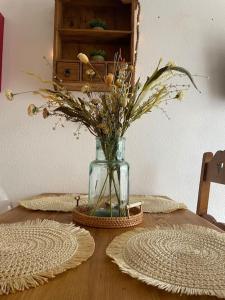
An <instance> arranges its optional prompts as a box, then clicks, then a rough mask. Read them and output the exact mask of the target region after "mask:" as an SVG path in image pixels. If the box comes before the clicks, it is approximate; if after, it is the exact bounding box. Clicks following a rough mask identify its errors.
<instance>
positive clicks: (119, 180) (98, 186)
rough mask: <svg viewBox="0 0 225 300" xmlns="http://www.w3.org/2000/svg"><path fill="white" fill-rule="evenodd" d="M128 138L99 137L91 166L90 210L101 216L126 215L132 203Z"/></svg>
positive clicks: (91, 212) (91, 213) (93, 213)
mask: <svg viewBox="0 0 225 300" xmlns="http://www.w3.org/2000/svg"><path fill="white" fill-rule="evenodd" d="M124 154H125V139H124V138H117V139H113V140H107V139H106V140H103V139H101V138H96V159H95V160H94V161H92V162H91V164H90V167H89V202H88V206H89V212H90V215H93V216H100V217H118V216H121V217H122V216H126V215H127V209H126V206H127V204H128V203H129V164H128V163H127V162H126V161H125V160H124Z"/></svg>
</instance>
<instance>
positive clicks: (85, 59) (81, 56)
mask: <svg viewBox="0 0 225 300" xmlns="http://www.w3.org/2000/svg"><path fill="white" fill-rule="evenodd" d="M77 58H78V59H79V60H80V61H81V62H82V63H83V64H88V63H89V58H88V57H87V55H86V54H84V53H79V54H78V55H77Z"/></svg>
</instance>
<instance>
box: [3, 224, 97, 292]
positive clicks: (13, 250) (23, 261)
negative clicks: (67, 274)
mask: <svg viewBox="0 0 225 300" xmlns="http://www.w3.org/2000/svg"><path fill="white" fill-rule="evenodd" d="M94 248H95V243H94V239H93V238H92V237H91V235H90V233H89V232H88V231H86V230H84V229H81V228H79V227H75V226H74V225H73V224H62V223H58V222H55V221H50V220H35V221H26V222H24V223H14V224H1V225H0V295H3V294H9V293H15V292H17V291H23V290H25V289H29V288H33V287H37V286H39V285H42V284H44V283H46V282H47V281H48V279H49V278H54V277H55V275H57V274H59V273H62V272H64V271H66V270H67V269H70V268H75V267H76V266H78V265H79V264H81V263H82V262H83V261H85V260H87V259H88V258H89V257H90V256H92V254H93V252H94Z"/></svg>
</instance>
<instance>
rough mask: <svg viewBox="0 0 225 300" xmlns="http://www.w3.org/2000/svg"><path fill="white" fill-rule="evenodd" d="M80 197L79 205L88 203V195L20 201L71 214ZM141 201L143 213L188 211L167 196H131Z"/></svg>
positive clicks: (30, 206)
mask: <svg viewBox="0 0 225 300" xmlns="http://www.w3.org/2000/svg"><path fill="white" fill-rule="evenodd" d="M77 196H79V197H80V201H79V205H85V204H87V203H88V195H79V194H65V195H60V196H57V195H55V196H52V195H50V196H38V197H37V196H36V197H32V198H29V199H24V200H21V201H20V205H21V206H23V207H25V208H27V209H32V210H43V211H63V212H71V211H73V210H74V208H75V207H76V205H77V201H76V200H75V197H77ZM138 201H141V202H142V203H143V205H142V208H143V212H146V213H170V212H173V211H175V210H178V209H186V208H187V207H186V205H185V204H184V203H178V202H176V201H173V200H172V199H170V198H168V197H166V196H154V195H153V196H147V195H146V196H143V195H142V196H140V195H131V196H130V203H133V202H138Z"/></svg>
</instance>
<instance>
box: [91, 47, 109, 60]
mask: <svg viewBox="0 0 225 300" xmlns="http://www.w3.org/2000/svg"><path fill="white" fill-rule="evenodd" d="M90 57H91V59H92V60H95V61H104V60H105V58H106V52H105V51H104V50H101V49H100V50H92V51H91V52H90Z"/></svg>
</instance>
